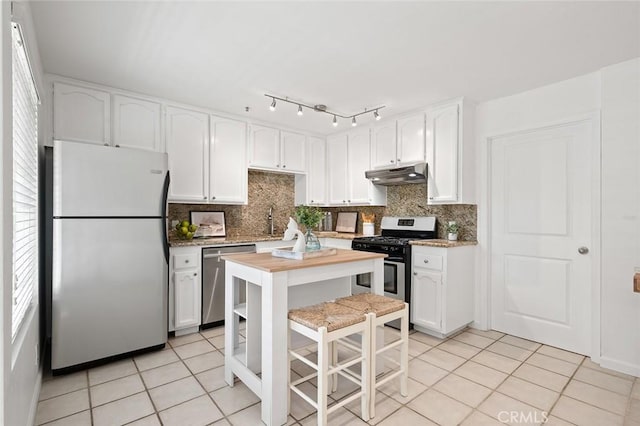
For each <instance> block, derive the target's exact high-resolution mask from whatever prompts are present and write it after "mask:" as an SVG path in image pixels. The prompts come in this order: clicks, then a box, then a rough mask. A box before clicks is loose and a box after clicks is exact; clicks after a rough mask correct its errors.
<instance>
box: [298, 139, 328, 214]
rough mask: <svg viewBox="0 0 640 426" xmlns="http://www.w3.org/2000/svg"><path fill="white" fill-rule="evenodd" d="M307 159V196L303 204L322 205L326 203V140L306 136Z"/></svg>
mask: <svg viewBox="0 0 640 426" xmlns="http://www.w3.org/2000/svg"><path fill="white" fill-rule="evenodd" d="M307 147H308V152H309V155H308V160H307V177H306V184H307V187H306V190H307V197H306V200H305V201H304V202H303V204H313V205H322V204H326V203H327V191H326V189H327V169H326V166H327V162H326V142H325V140H324V139H320V138H312V137H310V138H308V139H307Z"/></svg>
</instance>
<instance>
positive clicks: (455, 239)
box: [447, 232, 458, 241]
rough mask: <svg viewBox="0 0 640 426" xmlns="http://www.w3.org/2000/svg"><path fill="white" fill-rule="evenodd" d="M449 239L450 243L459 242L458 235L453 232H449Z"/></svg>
mask: <svg viewBox="0 0 640 426" xmlns="http://www.w3.org/2000/svg"><path fill="white" fill-rule="evenodd" d="M447 239H448V240H449V241H458V234H454V233H453V232H449V234H448V235H447Z"/></svg>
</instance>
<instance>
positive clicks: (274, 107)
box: [269, 98, 276, 111]
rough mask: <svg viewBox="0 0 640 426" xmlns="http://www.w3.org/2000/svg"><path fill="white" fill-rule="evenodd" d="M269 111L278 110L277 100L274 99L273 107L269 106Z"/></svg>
mask: <svg viewBox="0 0 640 426" xmlns="http://www.w3.org/2000/svg"><path fill="white" fill-rule="evenodd" d="M269 109H270V110H271V111H275V110H276V98H273V102H271V105H270V106H269Z"/></svg>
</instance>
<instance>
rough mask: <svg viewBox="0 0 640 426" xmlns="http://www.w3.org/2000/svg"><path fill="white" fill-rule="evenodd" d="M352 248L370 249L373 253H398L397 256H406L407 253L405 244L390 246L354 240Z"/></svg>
mask: <svg viewBox="0 0 640 426" xmlns="http://www.w3.org/2000/svg"><path fill="white" fill-rule="evenodd" d="M351 248H352V249H353V250H360V251H370V252H373V253H386V254H389V255H396V256H404V254H405V247H403V246H388V245H380V244H369V243H356V242H354V243H353V244H352V245H351Z"/></svg>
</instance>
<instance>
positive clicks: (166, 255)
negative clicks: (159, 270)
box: [161, 170, 171, 264]
mask: <svg viewBox="0 0 640 426" xmlns="http://www.w3.org/2000/svg"><path fill="white" fill-rule="evenodd" d="M169 182H171V177H170V176H169V171H168V170H167V174H166V175H165V177H164V185H163V188H162V221H161V222H162V236H163V238H162V240H163V244H164V247H163V249H164V259H165V260H166V261H167V264H169V235H168V233H167V226H168V224H167V220H168V218H167V197H168V196H169Z"/></svg>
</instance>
